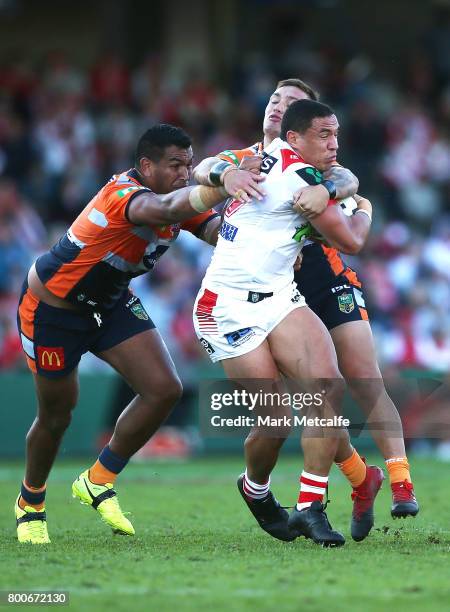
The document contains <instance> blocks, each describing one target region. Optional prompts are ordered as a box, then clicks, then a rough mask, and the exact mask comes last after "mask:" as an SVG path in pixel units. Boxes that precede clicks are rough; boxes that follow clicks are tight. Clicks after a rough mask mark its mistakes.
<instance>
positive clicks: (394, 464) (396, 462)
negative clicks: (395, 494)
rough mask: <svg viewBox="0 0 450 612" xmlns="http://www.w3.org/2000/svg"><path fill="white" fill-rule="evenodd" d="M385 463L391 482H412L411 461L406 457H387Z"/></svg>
mask: <svg viewBox="0 0 450 612" xmlns="http://www.w3.org/2000/svg"><path fill="white" fill-rule="evenodd" d="M385 463H386V468H387V471H388V472H389V480H390V481H391V484H394V483H395V482H404V481H405V480H407V481H408V482H411V475H410V473H409V463H408V459H407V458H406V457H392V458H391V459H386V461H385Z"/></svg>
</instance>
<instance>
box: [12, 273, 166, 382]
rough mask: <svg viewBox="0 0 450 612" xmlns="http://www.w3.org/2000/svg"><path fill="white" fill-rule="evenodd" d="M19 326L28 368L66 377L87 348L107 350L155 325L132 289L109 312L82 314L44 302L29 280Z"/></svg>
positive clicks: (18, 321) (25, 285)
mask: <svg viewBox="0 0 450 612" xmlns="http://www.w3.org/2000/svg"><path fill="white" fill-rule="evenodd" d="M17 325H18V328H19V334H20V339H21V341H22V347H23V350H24V352H25V355H26V359H27V363H28V367H29V368H30V370H31V371H32V372H35V373H37V374H40V375H41V376H45V377H47V378H60V377H63V376H67V374H69V372H71V371H72V370H73V369H74V368H76V367H77V365H78V363H79V362H80V359H81V356H82V355H83V354H84V353H87V352H88V351H90V352H91V353H94V354H97V353H100V352H102V351H106V350H107V349H110V348H112V347H113V346H116V345H117V344H119V343H120V342H123V341H124V340H126V339H127V338H131V336H135V335H136V334H140V333H141V332H143V331H146V330H148V329H153V328H154V327H155V325H154V323H153V321H152V320H151V319H150V317H149V316H148V314H147V312H146V311H145V309H144V307H143V306H142V304H141V301H140V300H139V298H137V297H136V296H135V295H133V294H132V293H131V292H130V291H126V292H125V293H124V295H123V296H122V297H121V298H120V299H119V301H118V302H117V304H116V305H115V306H114V307H113V308H112V309H111V310H110V311H107V312H102V313H81V312H75V311H73V310H65V309H63V308H55V307H54V306H49V305H48V304H45V303H44V302H42V301H40V300H39V299H38V298H37V297H36V296H35V295H34V294H33V293H32V292H31V291H30V289H29V288H28V286H27V284H26V283H25V284H24V286H23V289H22V294H21V296H20V302H19V308H18V311H17Z"/></svg>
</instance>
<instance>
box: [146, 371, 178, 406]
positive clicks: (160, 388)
mask: <svg viewBox="0 0 450 612" xmlns="http://www.w3.org/2000/svg"><path fill="white" fill-rule="evenodd" d="M182 395H183V385H182V384H181V380H180V379H179V378H178V376H171V377H167V378H165V379H164V380H160V381H159V382H158V384H157V385H152V388H149V389H148V391H146V392H144V393H143V394H141V397H142V398H143V399H144V401H147V402H149V403H154V402H156V403H157V404H159V405H164V406H168V407H172V406H174V405H175V404H176V403H177V402H178V401H179V400H180V399H181V397H182Z"/></svg>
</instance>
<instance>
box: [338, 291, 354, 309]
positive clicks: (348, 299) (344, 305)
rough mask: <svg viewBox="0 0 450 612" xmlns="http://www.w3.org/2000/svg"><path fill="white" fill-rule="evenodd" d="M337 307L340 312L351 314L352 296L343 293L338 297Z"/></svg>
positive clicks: (352, 307)
mask: <svg viewBox="0 0 450 612" xmlns="http://www.w3.org/2000/svg"><path fill="white" fill-rule="evenodd" d="M338 305H339V310H340V311H341V312H345V313H346V314H349V313H350V312H352V311H353V310H354V309H355V302H354V300H353V294H352V293H347V292H345V293H341V295H338Z"/></svg>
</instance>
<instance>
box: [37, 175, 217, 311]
mask: <svg viewBox="0 0 450 612" xmlns="http://www.w3.org/2000/svg"><path fill="white" fill-rule="evenodd" d="M144 192H150V193H151V190H150V189H148V188H147V187H145V186H144V185H142V184H141V183H140V182H139V180H138V174H137V172H136V171H135V170H134V169H132V170H129V171H128V172H123V173H121V174H117V175H114V176H113V177H112V178H111V179H110V181H109V182H108V183H107V184H106V185H105V186H104V187H103V188H102V189H100V191H99V192H98V193H97V194H96V195H95V196H94V198H93V199H92V200H91V201H90V202H89V204H88V205H87V206H86V207H85V208H84V210H83V211H82V212H81V213H80V215H79V216H78V217H77V218H76V219H75V221H74V222H73V224H72V225H71V227H70V228H69V229H68V231H67V232H66V233H65V234H64V236H62V238H61V239H60V240H59V241H58V242H57V244H55V245H54V246H53V247H52V248H51V249H50V251H48V252H47V253H45V254H44V255H42V256H41V257H39V258H38V260H37V261H36V271H37V274H38V276H39V278H40V280H41V281H42V282H43V283H44V285H45V286H46V287H47V289H48V290H49V291H51V292H52V293H53V294H54V295H57V296H58V297H60V298H63V299H65V300H68V301H69V302H71V303H73V304H76V305H77V306H79V307H83V306H84V307H88V308H89V307H91V308H94V309H98V308H103V309H109V308H111V307H112V306H114V304H115V303H116V302H117V300H118V299H119V297H120V296H121V295H122V293H123V292H124V291H125V290H126V289H127V287H128V285H129V283H130V281H131V279H132V278H134V277H136V276H139V275H140V274H144V273H145V272H148V271H149V270H151V269H152V268H153V266H154V265H155V263H156V261H157V260H158V259H159V257H161V255H162V254H163V253H164V252H165V251H166V250H167V249H168V248H169V246H170V244H171V243H172V242H173V241H174V240H175V239H176V238H177V236H178V234H179V232H180V229H186V230H188V231H190V232H192V233H194V234H196V233H198V232H199V231H200V230H201V228H202V227H203V225H204V224H205V223H207V222H208V221H209V220H210V219H211V218H213V217H216V216H217V213H216V212H215V211H208V212H206V213H203V214H201V215H197V216H196V217H194V218H192V219H189V220H187V221H185V222H183V223H182V224H174V225H167V226H156V225H142V226H137V225H134V224H133V223H131V221H130V220H129V219H128V216H127V211H128V207H129V205H130V202H131V201H132V199H133V198H134V197H135V196H137V195H138V194H142V193H144Z"/></svg>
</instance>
